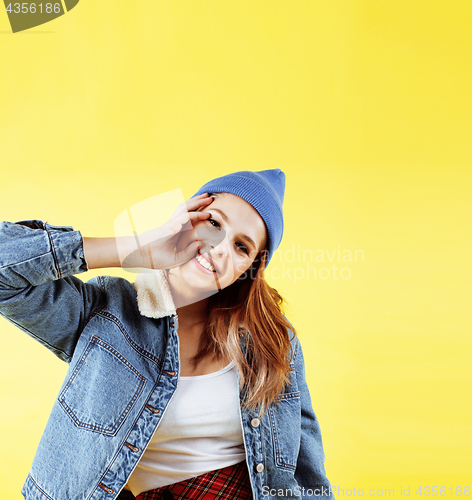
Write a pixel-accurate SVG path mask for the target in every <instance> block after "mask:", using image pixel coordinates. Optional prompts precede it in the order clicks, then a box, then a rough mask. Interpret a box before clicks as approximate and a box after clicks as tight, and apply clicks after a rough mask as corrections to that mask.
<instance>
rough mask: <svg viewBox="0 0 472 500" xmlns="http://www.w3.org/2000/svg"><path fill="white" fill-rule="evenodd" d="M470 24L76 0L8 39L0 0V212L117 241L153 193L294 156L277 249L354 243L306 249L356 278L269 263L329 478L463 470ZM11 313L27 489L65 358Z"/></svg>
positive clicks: (2, 349)
mask: <svg viewBox="0 0 472 500" xmlns="http://www.w3.org/2000/svg"><path fill="white" fill-rule="evenodd" d="M471 21H472V4H471V2H470V1H469V0H452V1H445V0H443V1H438V0H427V1H426V0H414V1H412V0H390V1H384V0H345V1H341V0H319V1H314V0H304V1H300V0H293V1H290V2H289V1H280V0H271V1H241V0H238V1H232V2H229V1H221V0H213V1H210V0H204V1H198V2H195V1H190V0H182V1H178V2H171V1H166V2H163V1H150V0H148V1H143V0H140V1H136V2H117V1H115V0H100V1H91V0H82V1H81V2H80V3H79V4H78V5H77V7H75V9H73V10H72V11H71V12H69V13H67V14H66V15H64V16H63V17H60V18H58V19H56V20H54V21H52V22H50V23H48V24H45V25H43V26H39V27H37V28H33V29H32V30H30V31H25V32H23V33H17V34H11V33H10V27H9V24H8V19H7V16H6V13H5V12H3V13H1V12H0V32H1V33H0V168H1V188H0V207H1V212H0V218H1V219H2V220H10V221H16V220H21V219H29V218H40V219H43V220H47V221H49V222H51V223H53V224H59V225H60V224H64V225H72V226H74V227H75V228H76V229H80V230H81V231H82V233H83V234H84V235H86V236H112V235H113V223H114V219H115V217H116V216H117V215H118V214H119V213H120V212H122V211H123V210H125V209H126V208H127V207H129V206H131V205H133V204H135V203H138V202H139V201H141V200H143V199H145V198H148V197H151V196H153V195H155V194H158V193H162V192H165V191H170V190H172V189H177V188H181V189H182V191H183V193H184V195H185V196H186V197H190V196H191V195H192V194H193V193H194V192H195V191H196V190H197V189H198V188H199V187H200V186H201V185H202V184H203V183H204V182H206V181H207V180H209V179H211V178H213V177H216V176H219V175H223V174H225V173H229V172H231V171H235V170H241V169H250V170H261V169H267V168H281V169H283V170H284V171H285V172H286V174H287V189H286V198H285V222H286V230H285V234H284V239H283V242H282V245H281V247H280V249H281V252H280V254H279V258H276V257H274V260H273V262H271V264H270V266H272V267H273V269H275V268H276V266H279V268H281V266H282V264H284V263H285V266H286V269H287V268H291V269H292V271H293V272H295V268H305V269H306V264H307V262H306V261H305V262H302V260H301V259H299V260H298V261H297V260H295V261H290V254H287V253H286V252H287V251H288V250H290V249H293V248H295V249H301V250H305V251H310V250H311V251H312V252H313V255H318V256H319V255H321V254H320V253H319V252H318V253H317V254H315V252H316V251H320V250H321V251H323V252H325V255H327V254H326V252H329V253H330V255H333V254H332V251H333V250H338V249H339V250H341V251H343V250H351V251H354V250H362V252H363V256H364V257H363V260H360V259H358V261H357V262H347V263H346V262H338V260H336V258H335V259H334V261H333V262H329V261H328V258H326V260H327V262H325V263H323V262H315V261H313V262H311V263H310V265H311V266H312V267H317V268H318V269H320V268H321V267H328V268H331V267H332V266H333V265H334V264H335V265H337V267H338V268H343V267H348V268H349V272H350V277H349V279H335V278H334V276H333V275H330V276H329V277H328V278H327V279H321V278H320V277H318V278H317V279H314V278H313V276H312V277H311V278H310V277H306V276H305V277H304V278H303V279H299V280H297V281H296V282H295V280H294V277H293V274H292V276H291V277H290V276H289V275H288V274H286V276H285V278H284V279H276V277H275V273H274V276H273V278H269V279H270V282H271V284H272V285H273V286H275V287H276V288H277V289H278V290H279V291H280V292H281V293H282V294H283V295H284V296H285V297H286V299H287V300H288V302H289V305H290V307H289V309H288V310H287V314H288V316H289V318H290V319H291V321H292V322H293V324H294V326H295V327H297V328H298V331H299V335H300V338H301V341H302V345H303V346H304V349H305V357H306V360H307V376H308V381H309V386H310V390H311V394H312V399H313V406H314V409H315V412H316V414H317V416H318V418H319V420H320V424H321V428H322V433H323V440H324V447H325V452H326V457H327V458H326V469H327V475H328V478H329V479H330V481H331V483H332V484H333V486H335V487H339V488H343V489H344V490H345V491H346V490H348V489H350V490H351V495H352V494H353V493H352V489H353V488H356V490H358V489H359V488H363V489H364V490H365V495H364V496H367V490H368V489H370V488H375V489H376V490H377V489H378V488H380V489H381V490H384V489H386V488H394V489H395V496H400V487H403V488H405V487H407V486H410V488H411V496H412V497H415V496H416V497H418V498H419V496H418V495H415V492H416V491H417V488H418V487H419V486H427V485H430V486H432V485H437V486H446V487H447V488H449V487H451V486H453V487H456V486H457V485H459V486H462V487H464V486H465V485H469V486H472V484H471V483H472V473H471V471H472V459H471V452H470V450H471V447H472V426H471V419H472V404H471V398H470V394H471V379H472V375H471V370H470V359H471V353H472V340H471V338H470V333H471V318H470V302H471V298H472V297H471V278H472V263H471V234H470V233H471V231H470V227H471V225H470V220H471V218H472V210H471V205H470V201H469V199H470V195H471V187H472V182H471V181H472V179H471V177H472V174H471V160H472V141H471V139H470V138H471V133H472V123H471V120H472V118H471V117H472V95H471V86H472V80H471V77H472V71H471V70H472V57H471V54H472V35H471ZM284 252H285V253H284ZM341 255H344V254H343V253H341ZM280 256H282V257H284V258H285V261H284V262H282V261H281V259H280ZM269 269H270V267H269ZM111 272H112V273H115V270H111ZM346 272H347V271H345V273H346ZM116 273H118V270H116ZM123 275H126V273H124V272H123ZM91 276H92V273H90V272H89V273H88V275H82V276H81V278H83V279H88V278H89V277H91ZM325 276H326V274H325ZM128 277H130V275H129V273H128ZM131 279H132V277H131ZM0 330H1V337H0V375H1V391H0V401H1V406H0V407H1V412H0V428H1V436H2V439H1V446H0V485H1V486H0V488H1V494H0V496H1V498H2V499H3V498H4V499H8V500H10V499H12V500H19V499H20V498H22V497H21V495H20V490H21V487H22V484H23V481H24V479H25V477H26V475H27V473H28V471H29V468H30V465H31V461H32V459H33V456H34V452H35V449H36V447H37V444H38V442H39V439H40V436H41V434H42V431H43V429H44V426H45V424H46V420H47V418H48V415H49V412H50V409H51V407H52V404H53V402H54V400H55V397H56V396H57V393H58V391H59V387H60V385H61V383H62V380H63V377H64V375H65V372H66V368H67V366H66V365H65V364H64V363H62V362H61V361H59V360H58V359H56V358H55V357H54V355H52V354H51V353H50V352H49V351H47V350H45V349H44V348H43V347H41V346H40V345H39V344H37V343H36V342H34V341H33V340H31V339H30V338H28V337H27V336H26V335H25V334H24V333H22V332H20V331H19V330H17V329H15V328H14V327H13V326H12V325H10V324H9V323H8V322H7V321H5V320H1V321H0ZM336 496H337V497H339V498H341V497H342V496H343V495H342V494H339V493H337V494H336ZM344 496H347V493H345V494H344ZM384 496H385V495H384ZM422 496H424V495H422ZM447 496H450V490H447Z"/></svg>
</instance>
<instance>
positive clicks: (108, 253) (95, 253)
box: [83, 237, 121, 269]
mask: <svg viewBox="0 0 472 500" xmlns="http://www.w3.org/2000/svg"><path fill="white" fill-rule="evenodd" d="M83 240H84V256H85V260H86V262H87V266H88V268H89V269H100V268H105V267H121V262H120V258H119V254H118V249H117V242H116V238H85V237H84V239H83Z"/></svg>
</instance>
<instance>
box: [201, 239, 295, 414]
mask: <svg viewBox="0 0 472 500" xmlns="http://www.w3.org/2000/svg"><path fill="white" fill-rule="evenodd" d="M266 256H267V250H266V249H263V250H261V251H260V252H259V253H258V255H257V257H256V258H255V259H254V262H253V263H252V265H251V267H250V268H249V269H248V270H247V271H246V272H245V273H244V274H243V275H242V276H240V278H238V280H236V281H235V282H234V283H232V284H231V285H230V286H228V287H226V288H224V289H222V290H220V291H219V292H218V293H216V294H215V295H212V296H211V297H210V298H209V302H208V316H207V320H206V323H205V326H204V334H203V335H202V337H201V341H200V346H199V351H198V353H197V354H196V355H195V356H194V358H193V360H194V361H195V362H196V361H198V360H199V359H201V358H203V357H204V356H206V355H207V354H210V353H212V354H214V355H216V357H217V359H220V358H221V357H226V358H229V359H234V361H235V362H236V365H237V367H238V369H239V373H240V375H239V377H240V388H241V389H243V390H244V395H245V396H244V405H245V406H246V407H247V408H248V409H250V410H254V409H256V407H259V414H260V415H263V414H264V413H265V412H266V411H267V409H268V406H269V405H270V404H271V403H273V402H274V403H276V404H277V402H278V401H277V396H278V395H279V393H280V392H281V391H282V390H283V389H284V387H285V384H286V383H287V382H288V373H289V371H290V361H291V358H292V349H291V343H290V340H291V338H290V337H289V331H290V332H292V334H293V335H292V337H293V336H295V335H296V332H295V330H294V328H293V326H292V325H291V324H290V323H289V322H288V320H287V319H286V318H285V316H284V314H283V312H282V306H283V303H284V302H285V300H284V299H283V297H282V296H281V295H280V294H279V293H278V292H277V290H276V289H275V288H272V287H271V286H270V285H269V284H268V283H267V282H266V281H265V279H264V274H263V273H264V269H265V266H266Z"/></svg>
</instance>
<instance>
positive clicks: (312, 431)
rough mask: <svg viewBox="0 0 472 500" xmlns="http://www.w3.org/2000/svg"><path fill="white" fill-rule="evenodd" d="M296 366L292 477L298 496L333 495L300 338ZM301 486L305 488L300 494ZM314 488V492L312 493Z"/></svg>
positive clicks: (332, 497) (328, 496)
mask: <svg viewBox="0 0 472 500" xmlns="http://www.w3.org/2000/svg"><path fill="white" fill-rule="evenodd" d="M294 363H295V370H296V374H297V382H298V389H299V391H300V398H301V424H302V431H301V442H300V451H299V454H298V460H297V468H296V470H295V479H296V480H297V483H298V484H299V486H300V490H301V493H302V496H301V498H306V499H308V498H316V497H318V496H320V497H325V498H331V499H334V496H333V494H332V490H331V489H330V488H331V485H330V483H329V481H328V479H327V477H326V472H325V468H324V461H325V455H324V451H323V442H322V439H321V430H320V425H319V423H318V419H317V418H316V415H315V413H314V411H313V407H312V403H311V397H310V392H309V390H308V385H307V383H306V377H305V362H304V358H303V351H302V346H301V344H300V342H299V341H298V339H297V349H296V351H295V360H294ZM302 487H303V488H304V489H305V491H306V492H308V496H304V495H303V490H302ZM312 492H314V493H315V495H313V496H312V495H311V493H312Z"/></svg>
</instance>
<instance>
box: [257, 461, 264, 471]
mask: <svg viewBox="0 0 472 500" xmlns="http://www.w3.org/2000/svg"><path fill="white" fill-rule="evenodd" d="M256 470H257V472H262V471H263V470H264V464H262V463H261V464H257V466H256Z"/></svg>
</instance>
